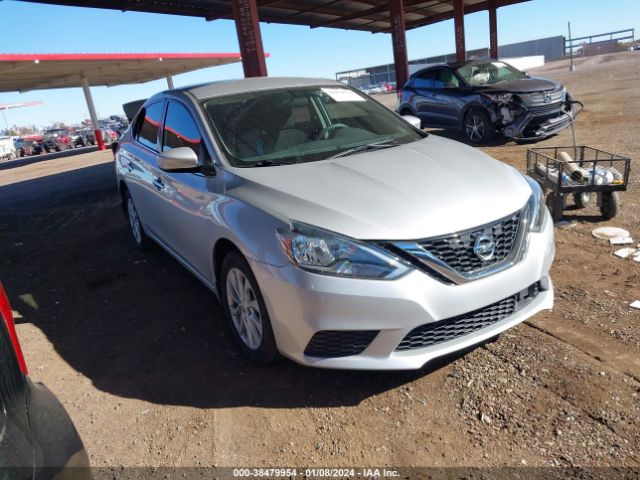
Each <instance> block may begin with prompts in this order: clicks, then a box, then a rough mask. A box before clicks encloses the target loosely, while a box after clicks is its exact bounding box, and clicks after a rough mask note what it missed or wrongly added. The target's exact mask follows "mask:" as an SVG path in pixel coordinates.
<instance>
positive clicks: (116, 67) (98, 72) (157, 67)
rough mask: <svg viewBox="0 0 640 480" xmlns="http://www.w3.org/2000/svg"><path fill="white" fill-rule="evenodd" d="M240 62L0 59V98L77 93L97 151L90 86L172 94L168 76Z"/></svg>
mask: <svg viewBox="0 0 640 480" xmlns="http://www.w3.org/2000/svg"><path fill="white" fill-rule="evenodd" d="M265 56H268V54H267V55H265ZM240 60H241V56H240V54H239V53H71V54H55V53H54V54H50V53H48V54H33V53H32V54H0V92H27V91H30V90H41V89H49V88H70V87H82V88H83V90H84V94H85V97H86V100H87V106H88V108H89V114H90V116H91V121H92V123H93V128H94V130H95V131H96V139H97V141H98V145H99V146H100V148H101V149H103V148H104V142H103V139H102V133H101V131H100V128H99V125H98V118H97V115H96V112H95V108H94V105H93V99H92V98H91V91H90V89H89V87H90V86H109V87H111V86H115V85H125V84H132V83H144V82H149V81H151V80H157V79H160V78H166V79H167V83H168V85H169V88H173V80H172V75H176V74H179V73H185V72H190V71H193V70H199V69H201V68H207V67H215V66H218V65H225V64H229V63H236V62H240Z"/></svg>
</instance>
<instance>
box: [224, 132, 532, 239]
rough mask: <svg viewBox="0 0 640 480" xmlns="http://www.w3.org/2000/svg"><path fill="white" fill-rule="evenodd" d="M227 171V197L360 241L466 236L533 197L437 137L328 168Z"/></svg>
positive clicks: (505, 171) (498, 165)
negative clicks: (231, 174)
mask: <svg viewBox="0 0 640 480" xmlns="http://www.w3.org/2000/svg"><path fill="white" fill-rule="evenodd" d="M232 171H233V172H234V174H235V175H236V176H237V177H236V179H235V182H234V183H235V185H236V186H235V187H234V188H232V189H231V190H228V191H227V193H228V194H229V195H231V196H233V197H236V198H238V199H239V200H242V201H244V202H247V203H249V204H252V205H255V206H256V207H258V208H260V209H262V210H265V211H267V212H269V213H271V214H272V215H274V216H276V217H278V218H280V219H282V220H284V221H288V220H298V221H300V222H304V223H307V224H310V225H314V226H317V227H321V228H324V229H327V230H331V231H334V232H338V233H341V234H343V235H346V236H349V237H352V238H358V239H362V240H410V239H420V238H427V237H432V236H436V235H443V234H447V233H453V232H457V231H460V230H465V229H468V228H472V227H475V226H479V225H483V224H485V223H488V222H491V221H494V220H497V219H499V218H502V217H505V216H507V215H509V214H511V213H513V212H515V211H517V210H518V209H520V208H522V207H524V205H525V204H526V202H527V200H528V199H529V197H530V195H531V189H530V187H529V185H528V184H527V182H526V181H525V180H524V178H523V177H522V175H520V174H519V173H518V172H517V171H516V170H515V169H513V168H512V167H509V166H508V165H506V164H504V163H502V162H499V161H497V160H494V159H493V158H491V157H489V156H488V155H486V154H484V153H482V152H481V151H479V150H475V149H473V148H471V147H469V146H466V145H464V144H462V143H458V142H454V141H452V140H448V139H444V138H442V137H437V136H435V135H430V136H429V137H427V138H425V139H423V140H420V141H417V142H414V143H411V144H406V145H402V146H398V147H393V148H389V149H385V150H378V151H371V152H365V153H361V154H355V155H351V156H347V157H342V158H337V159H334V160H324V161H320V162H311V163H302V164H296V165H286V166H276V167H262V168H236V169H233V170H232Z"/></svg>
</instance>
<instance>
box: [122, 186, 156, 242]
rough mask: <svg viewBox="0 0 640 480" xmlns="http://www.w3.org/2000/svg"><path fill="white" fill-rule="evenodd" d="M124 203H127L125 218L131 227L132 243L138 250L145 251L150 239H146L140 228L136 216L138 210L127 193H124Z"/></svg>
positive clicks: (138, 218) (137, 216) (140, 225)
mask: <svg viewBox="0 0 640 480" xmlns="http://www.w3.org/2000/svg"><path fill="white" fill-rule="evenodd" d="M125 201H126V202H127V218H128V219H129V226H130V227H131V234H132V235H133V241H134V242H136V245H137V246H138V248H140V249H142V250H146V249H148V248H149V246H150V245H151V239H150V238H149V237H147V234H146V233H144V229H143V228H142V222H141V221H140V216H139V215H138V210H136V206H135V204H134V203H133V198H131V194H130V193H129V192H126V193H125Z"/></svg>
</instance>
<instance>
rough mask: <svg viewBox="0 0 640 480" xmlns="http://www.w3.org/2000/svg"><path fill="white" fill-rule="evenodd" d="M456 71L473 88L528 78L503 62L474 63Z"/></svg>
mask: <svg viewBox="0 0 640 480" xmlns="http://www.w3.org/2000/svg"><path fill="white" fill-rule="evenodd" d="M456 71H457V72H458V74H459V75H460V76H462V78H464V79H465V81H466V82H467V83H468V84H469V85H472V86H477V85H493V84H495V83H499V82H510V81H512V80H520V79H522V78H526V77H525V74H524V73H522V72H521V71H520V70H518V69H516V68H513V67H512V66H511V65H507V64H506V63H503V62H473V63H468V64H466V65H463V66H462V67H459V68H458V69H457V70H456Z"/></svg>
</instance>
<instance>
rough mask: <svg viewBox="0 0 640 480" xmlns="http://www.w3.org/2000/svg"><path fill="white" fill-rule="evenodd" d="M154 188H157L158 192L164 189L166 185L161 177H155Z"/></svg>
mask: <svg viewBox="0 0 640 480" xmlns="http://www.w3.org/2000/svg"><path fill="white" fill-rule="evenodd" d="M153 186H154V187H156V188H157V189H158V191H160V190H163V189H164V183H162V180H160V178H159V177H153Z"/></svg>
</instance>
